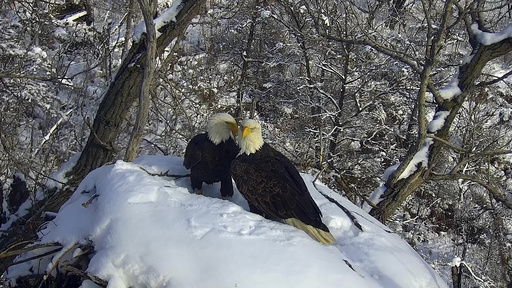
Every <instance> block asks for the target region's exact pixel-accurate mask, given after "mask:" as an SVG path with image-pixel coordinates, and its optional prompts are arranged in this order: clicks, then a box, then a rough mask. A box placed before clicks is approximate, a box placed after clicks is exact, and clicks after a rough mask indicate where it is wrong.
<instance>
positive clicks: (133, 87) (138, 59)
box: [68, 0, 205, 186]
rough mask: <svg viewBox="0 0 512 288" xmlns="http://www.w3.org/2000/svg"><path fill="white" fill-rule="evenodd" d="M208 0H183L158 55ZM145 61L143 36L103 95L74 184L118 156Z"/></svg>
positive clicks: (165, 31)
mask: <svg viewBox="0 0 512 288" xmlns="http://www.w3.org/2000/svg"><path fill="white" fill-rule="evenodd" d="M204 2H205V0H188V1H187V0H183V1H182V4H181V5H182V9H181V10H180V12H179V13H178V15H177V16H176V22H171V23H169V24H167V25H166V26H164V27H162V28H160V29H159V32H160V33H162V35H160V37H158V39H157V47H156V55H161V54H162V53H163V51H164V49H165V48H166V47H167V46H168V45H169V44H170V43H171V42H172V40H174V39H175V38H177V37H178V36H179V35H180V34H182V33H184V32H185V30H186V29H187V27H188V24H189V23H190V21H191V20H192V19H193V18H194V17H195V16H196V15H198V14H199V12H200V11H201V10H200V7H201V5H203V4H204ZM143 37H145V36H143ZM145 62H146V41H145V39H144V38H141V39H140V40H139V41H138V42H137V43H134V44H133V45H132V47H131V48H130V50H129V51H128V53H127V55H126V57H125V58H124V60H123V62H122V63H121V66H120V67H119V70H118V72H117V74H116V76H115V78H114V80H113V81H112V83H111V84H110V86H109V88H108V90H107V92H106V93H105V96H104V97H103V101H102V102H101V104H100V106H99V108H98V112H97V113H96V117H95V119H94V123H93V125H92V131H91V133H90V135H89V139H88V140H87V144H86V146H85V148H84V150H83V151H82V154H81V156H80V159H79V160H78V162H77V164H76V165H75V167H74V168H73V170H72V171H71V172H70V173H69V174H68V176H70V177H71V179H70V182H69V183H70V184H71V185H73V186H76V185H77V184H78V183H80V181H82V179H83V178H84V177H85V176H86V175H87V174H88V173H89V172H91V171H92V170H94V169H96V168H98V167H100V166H102V165H103V164H105V163H108V162H110V161H112V160H114V159H115V157H116V156H117V153H118V152H119V151H116V149H115V146H114V144H115V142H116V140H117V138H118V136H119V134H120V129H121V125H122V124H123V123H124V121H125V119H127V117H128V113H129V111H130V108H131V107H132V106H133V104H134V102H135V100H136V99H137V97H138V95H139V87H140V83H141V79H142V74H143V72H144V68H143V67H144V66H145Z"/></svg>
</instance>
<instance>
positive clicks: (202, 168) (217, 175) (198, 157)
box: [183, 113, 239, 198]
mask: <svg viewBox="0 0 512 288" xmlns="http://www.w3.org/2000/svg"><path fill="white" fill-rule="evenodd" d="M237 135H238V125H237V123H236V120H235V119H234V118H233V117H232V116H231V115H229V114H227V113H218V114H215V115H213V116H212V117H211V118H210V120H209V121H208V127H207V133H202V134H198V135H196V136H194V137H193V138H192V139H191V140H190V141H189V142H188V144H187V148H186V149H185V157H184V159H183V165H184V166H185V168H187V169H190V182H191V186H192V189H193V190H194V192H196V193H198V194H202V186H203V182H204V183H206V184H213V183H215V182H219V181H220V193H221V195H222V197H223V198H226V197H232V196H233V182H232V181H231V171H230V167H231V161H232V160H233V159H234V158H235V157H236V155H237V154H238V151H239V148H238V146H237V144H236V143H235V141H234V137H236V136H237Z"/></svg>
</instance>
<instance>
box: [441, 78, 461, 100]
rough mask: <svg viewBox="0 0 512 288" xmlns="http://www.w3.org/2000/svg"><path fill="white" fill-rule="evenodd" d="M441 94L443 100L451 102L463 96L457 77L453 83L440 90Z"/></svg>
mask: <svg viewBox="0 0 512 288" xmlns="http://www.w3.org/2000/svg"><path fill="white" fill-rule="evenodd" d="M439 94H440V95H441V97H442V98H443V99H446V100H450V99H452V98H453V97H455V96H458V95H460V94H462V91H461V90H460V88H459V79H458V78H457V76H455V77H453V78H452V81H450V83H448V85H446V86H445V87H443V88H442V89H440V90H439Z"/></svg>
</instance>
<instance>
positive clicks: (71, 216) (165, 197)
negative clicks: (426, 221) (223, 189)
mask: <svg viewBox="0 0 512 288" xmlns="http://www.w3.org/2000/svg"><path fill="white" fill-rule="evenodd" d="M182 161H183V159H182V158H179V157H174V156H143V157H140V158H138V159H136V160H135V161H134V162H133V163H128V162H123V161H117V162H116V163H115V164H112V165H107V166H103V167H100V168H98V169H96V170H94V171H92V172H91V173H89V175H88V176H87V177H86V178H85V179H84V180H83V181H82V183H81V184H80V185H79V187H78V188H77V190H76V191H75V193H74V194H73V195H72V197H71V198H70V199H69V200H68V201H67V202H66V203H65V204H64V205H63V206H62V207H61V209H60V211H59V213H58V214H57V216H56V218H55V219H54V220H53V221H51V222H49V223H47V226H46V227H45V228H44V229H43V230H41V231H40V232H39V237H40V239H39V242H38V243H49V242H54V241H57V242H60V243H61V244H62V245H63V246H64V247H65V248H64V249H62V251H61V252H59V253H58V254H57V255H54V257H53V259H50V258H47V259H43V260H42V261H41V260H40V259H37V260H32V261H28V262H25V263H21V264H18V265H16V266H13V267H11V268H9V270H8V273H7V274H6V275H5V276H6V279H7V281H14V279H15V278H16V277H17V276H19V275H24V274H26V273H28V271H29V269H34V270H35V271H36V272H45V271H50V270H52V269H53V266H54V264H55V263H57V262H58V261H57V260H58V259H59V257H61V256H62V258H61V261H62V260H64V259H67V258H70V257H72V256H73V255H76V254H77V253H80V252H81V251H76V249H77V248H74V247H75V246H74V245H75V244H76V243H87V242H89V241H90V242H91V243H92V244H93V245H94V248H95V251H96V252H95V254H94V255H93V256H92V258H91V261H90V263H89V267H88V272H89V273H92V274H94V275H96V276H99V277H101V278H103V279H105V280H108V282H109V284H108V287H110V288H113V287H115V288H118V287H119V288H121V287H176V288H179V287H204V288H208V287H245V288H250V287H280V288H285V287H297V288H298V287H325V288H328V287H358V288H366V287H386V288H406V287H407V288H423V287H424V288H427V287H428V288H432V287H442V288H447V287H448V286H447V284H446V283H445V282H444V281H443V280H442V279H441V278H440V276H439V275H437V274H436V273H435V272H434V271H433V270H432V268H430V267H429V266H428V264H427V263H426V262H425V261H423V259H422V258H421V257H420V256H419V255H418V254H417V253H416V252H415V251H414V250H413V249H412V248H411V247H410V246H409V245H408V244H407V243H406V242H405V241H404V240H402V239H401V238H400V237H399V236H398V235H397V234H395V233H393V232H392V231H391V230H390V229H389V228H387V227H386V226H384V225H382V224H381V223H379V222H378V221H377V220H375V219H373V218H372V217H371V216H370V215H368V214H367V213H366V212H364V211H362V210H361V209H360V208H358V207H357V206H355V205H354V204H352V203H351V202H350V201H348V200H347V199H345V198H343V197H341V196H340V195H339V194H337V193H335V192H333V191H332V190H330V189H329V188H327V187H326V186H325V185H323V184H322V183H319V182H316V183H313V180H314V177H313V176H311V175H308V174H302V177H303V178H304V180H305V182H306V184H307V186H308V189H309V191H310V193H311V195H312V197H313V198H314V200H315V201H316V202H317V204H318V206H319V207H320V209H321V210H322V212H323V215H324V217H323V221H324V223H325V224H326V225H327V226H328V227H329V229H330V230H331V233H332V234H333V235H334V237H335V238H336V240H337V243H336V244H335V245H332V246H326V245H323V244H320V243H318V242H316V241H315V240H313V239H311V238H310V237H309V236H308V235H307V234H305V233H304V232H303V231H300V230H298V229H296V228H294V227H291V226H288V225H286V224H283V223H279V222H275V221H270V220H267V219H265V218H263V217H261V216H259V215H256V214H253V213H250V212H248V205H247V202H246V201H245V200H244V199H243V197H242V196H241V195H240V194H239V192H238V191H237V190H236V189H235V195H234V196H233V198H232V199H230V201H228V200H222V199H220V192H219V184H218V183H217V184H214V185H205V187H204V189H203V191H204V195H195V194H191V193H190V191H191V190H192V189H191V188H190V185H189V182H190V179H189V178H186V177H184V178H179V179H175V178H172V177H164V176H157V175H155V174H159V173H164V172H166V171H168V173H171V174H174V175H183V174H186V173H187V172H188V171H187V170H186V169H185V168H184V167H183V166H182ZM146 171H148V172H150V173H152V174H153V175H151V174H149V173H147V172H146ZM61 174H62V173H57V175H61ZM319 191H320V192H322V193H323V194H326V195H328V196H330V197H332V198H334V199H335V200H336V201H337V202H339V203H340V204H341V205H343V206H344V207H345V208H347V209H348V210H349V211H351V213H352V214H353V216H354V217H355V218H356V219H357V221H359V223H360V224H361V226H362V227H363V231H361V230H359V229H358V228H356V226H355V225H354V224H353V223H352V222H351V220H350V219H349V217H347V215H346V214H345V213H344V212H343V211H342V210H341V209H340V208H339V207H338V206H337V205H335V204H334V203H332V202H330V201H328V200H327V199H326V198H325V197H324V196H322V195H321V194H320V193H319ZM85 203H88V205H84V204H85ZM53 248H54V247H53ZM53 248H52V247H50V248H48V247H47V248H44V249H40V250H35V251H33V252H31V253H28V254H26V255H24V256H22V258H23V257H25V258H28V257H31V256H34V255H35V254H42V253H44V252H46V251H49V250H51V249H53ZM18 260H19V259H18ZM82 287H97V286H95V284H94V283H92V282H91V281H85V282H84V283H83V285H82Z"/></svg>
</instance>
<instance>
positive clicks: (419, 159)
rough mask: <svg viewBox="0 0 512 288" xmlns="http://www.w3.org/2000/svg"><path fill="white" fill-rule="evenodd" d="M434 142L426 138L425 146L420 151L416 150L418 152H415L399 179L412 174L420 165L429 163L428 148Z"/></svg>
mask: <svg viewBox="0 0 512 288" xmlns="http://www.w3.org/2000/svg"><path fill="white" fill-rule="evenodd" d="M432 143H434V141H433V140H432V139H426V140H425V142H423V146H422V147H421V149H420V150H419V151H418V152H416V154H414V157H413V158H412V160H411V162H409V164H408V165H407V167H406V168H405V170H404V172H402V174H400V176H399V177H398V180H400V179H405V178H407V177H409V176H411V175H412V174H413V173H414V172H416V169H418V165H424V166H425V167H426V166H427V165H428V149H429V147H430V145H432Z"/></svg>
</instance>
